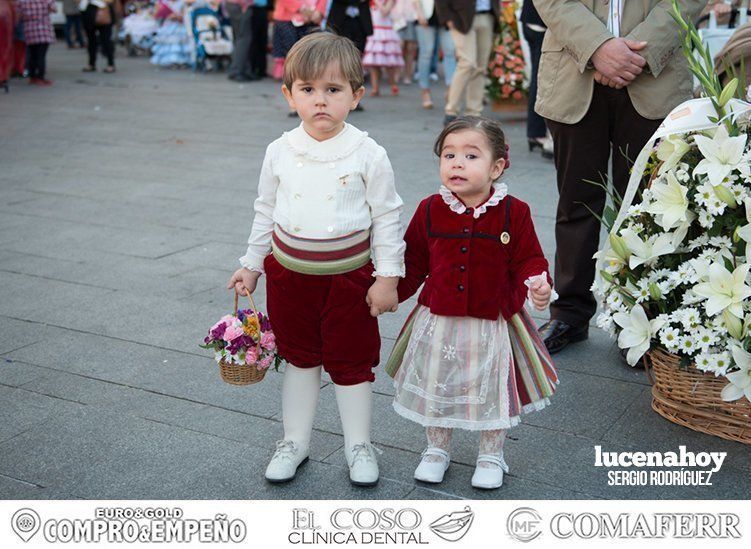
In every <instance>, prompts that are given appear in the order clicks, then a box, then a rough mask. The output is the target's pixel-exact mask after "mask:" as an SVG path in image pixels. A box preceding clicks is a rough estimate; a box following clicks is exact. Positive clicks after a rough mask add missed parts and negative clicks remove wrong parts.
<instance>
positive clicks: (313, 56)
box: [282, 31, 364, 92]
mask: <svg viewBox="0 0 751 549" xmlns="http://www.w3.org/2000/svg"><path fill="white" fill-rule="evenodd" d="M331 63H335V64H336V66H337V67H338V69H339V71H340V72H341V75H342V76H343V77H344V79H345V80H347V81H348V82H349V85H350V86H351V87H352V91H353V92H355V91H357V90H359V89H360V88H362V87H363V84H364V79H363V70H362V63H361V61H360V51H359V50H358V49H357V48H356V47H355V45H354V44H353V43H352V41H351V40H350V39H349V38H345V37H343V36H337V35H336V34H332V33H330V32H323V31H322V32H314V33H312V34H309V35H307V36H305V37H303V38H302V39H300V40H298V41H297V42H296V43H295V45H294V46H292V49H290V50H289V53H288V54H287V58H286V60H285V61H284V77H283V78H282V81H283V82H284V85H285V86H286V87H287V89H288V90H291V89H292V84H293V83H294V81H295V80H302V81H304V82H310V81H311V80H315V79H316V78H320V77H321V75H323V74H324V73H325V72H326V69H328V67H329V65H330V64H331Z"/></svg>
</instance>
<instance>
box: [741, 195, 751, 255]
mask: <svg viewBox="0 0 751 549" xmlns="http://www.w3.org/2000/svg"><path fill="white" fill-rule="evenodd" d="M744 202H745V206H746V221H748V223H747V224H746V225H744V226H743V227H741V228H739V229H738V236H739V237H740V238H742V239H743V240H745V241H746V261H751V199H749V198H747V199H746V200H745V201H744Z"/></svg>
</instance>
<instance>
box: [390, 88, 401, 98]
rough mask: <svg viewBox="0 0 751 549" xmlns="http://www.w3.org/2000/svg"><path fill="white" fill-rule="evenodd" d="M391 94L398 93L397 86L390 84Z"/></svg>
mask: <svg viewBox="0 0 751 549" xmlns="http://www.w3.org/2000/svg"><path fill="white" fill-rule="evenodd" d="M391 95H393V96H397V95H399V86H391Z"/></svg>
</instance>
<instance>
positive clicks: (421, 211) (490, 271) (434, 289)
mask: <svg viewBox="0 0 751 549" xmlns="http://www.w3.org/2000/svg"><path fill="white" fill-rule="evenodd" d="M473 213H474V209H473V208H467V209H466V210H465V211H464V213H456V212H454V211H452V210H451V209H450V207H449V206H448V204H446V203H445V202H444V200H443V197H442V196H441V195H439V194H435V195H432V196H429V197H428V198H426V199H424V200H423V201H422V202H421V203H420V205H419V206H418V207H417V211H416V212H415V215H414V216H413V217H412V221H411V222H410V224H409V227H408V228H407V232H406V234H405V236H404V240H405V242H406V243H407V251H406V254H405V263H406V268H407V269H406V276H405V278H403V279H401V280H400V281H399V287H398V292H399V301H400V302H401V301H404V300H406V299H408V298H409V297H410V296H412V295H414V293H415V292H416V291H417V289H418V288H419V287H420V285H421V284H422V283H423V282H425V287H424V288H423V290H422V292H421V293H420V296H419V298H418V303H420V304H421V305H424V306H426V307H428V308H429V309H430V311H431V312H432V313H434V314H437V315H444V316H472V317H476V318H486V319H489V320H496V319H497V318H498V316H499V314H503V318H504V319H506V320H508V319H510V318H511V317H512V316H514V315H515V314H516V313H518V312H519V311H520V310H521V309H522V307H523V306H524V300H525V299H526V297H527V287H526V286H525V284H524V281H525V280H527V279H528V278H530V277H533V276H536V275H539V274H541V273H545V274H546V275H547V278H548V282H549V283H550V284H551V285H552V280H551V278H550V275H549V274H548V262H547V260H546V259H545V256H544V255H543V253H542V248H541V247H540V243H539V241H538V240H537V234H536V233H535V227H534V225H533V223H532V217H531V216H530V212H529V206H528V205H527V204H526V203H524V202H522V201H521V200H519V199H516V198H513V197H511V196H506V197H505V198H504V199H503V200H502V201H501V202H500V203H498V204H497V205H495V206H489V207H488V208H487V211H485V212H484V213H482V214H481V215H479V216H478V218H477V219H475V217H474V215H473Z"/></svg>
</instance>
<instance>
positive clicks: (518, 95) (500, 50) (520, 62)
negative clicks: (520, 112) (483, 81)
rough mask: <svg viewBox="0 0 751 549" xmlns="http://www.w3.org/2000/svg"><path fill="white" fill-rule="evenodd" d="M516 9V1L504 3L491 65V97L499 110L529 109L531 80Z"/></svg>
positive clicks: (489, 92)
mask: <svg viewBox="0 0 751 549" xmlns="http://www.w3.org/2000/svg"><path fill="white" fill-rule="evenodd" d="M516 7H517V2H516V1H508V0H504V1H503V2H501V15H500V21H499V23H500V33H499V35H498V38H497V39H496V43H495V47H494V48H493V53H492V56H491V59H490V63H489V65H488V86H487V91H488V97H490V99H491V100H492V101H493V104H494V108H495V109H497V110H502V109H503V108H504V107H508V106H511V105H516V106H521V107H526V99H527V92H528V90H529V78H528V77H527V73H526V71H525V63H524V54H523V53H522V45H521V40H520V39H519V25H518V23H517V19H516Z"/></svg>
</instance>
